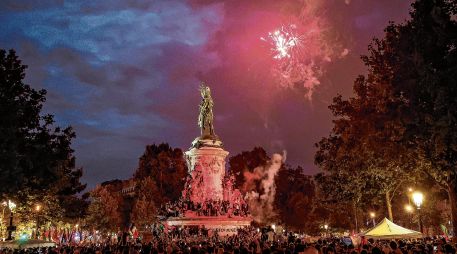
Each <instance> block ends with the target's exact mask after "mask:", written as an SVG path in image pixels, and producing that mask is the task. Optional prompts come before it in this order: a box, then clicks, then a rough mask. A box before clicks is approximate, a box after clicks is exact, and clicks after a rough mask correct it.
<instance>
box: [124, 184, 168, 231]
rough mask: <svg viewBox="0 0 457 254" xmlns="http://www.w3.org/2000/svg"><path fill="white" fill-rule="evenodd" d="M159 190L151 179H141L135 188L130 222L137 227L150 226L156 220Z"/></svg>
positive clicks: (159, 201)
mask: <svg viewBox="0 0 457 254" xmlns="http://www.w3.org/2000/svg"><path fill="white" fill-rule="evenodd" d="M158 193H159V190H158V188H157V186H156V183H155V181H154V180H153V179H152V178H151V177H146V178H144V179H142V180H141V181H140V182H139V183H138V184H137V187H136V190H135V199H134V204H133V208H132V215H131V218H132V221H133V222H134V223H135V224H136V225H138V226H145V225H151V224H152V223H153V222H155V221H156V219H157V217H156V216H157V213H158V209H157V206H156V204H160V203H161V200H160V198H161V197H160V195H158Z"/></svg>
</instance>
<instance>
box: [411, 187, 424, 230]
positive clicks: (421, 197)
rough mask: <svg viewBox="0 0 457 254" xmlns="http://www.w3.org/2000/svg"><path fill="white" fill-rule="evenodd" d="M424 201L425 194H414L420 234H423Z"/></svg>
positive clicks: (417, 192)
mask: <svg viewBox="0 0 457 254" xmlns="http://www.w3.org/2000/svg"><path fill="white" fill-rule="evenodd" d="M423 201H424V194H422V193H421V192H419V191H415V192H414V193H413V202H414V204H415V205H416V207H417V215H418V216H419V229H420V232H421V233H423V225H422V214H421V210H420V209H421V206H422V203H423Z"/></svg>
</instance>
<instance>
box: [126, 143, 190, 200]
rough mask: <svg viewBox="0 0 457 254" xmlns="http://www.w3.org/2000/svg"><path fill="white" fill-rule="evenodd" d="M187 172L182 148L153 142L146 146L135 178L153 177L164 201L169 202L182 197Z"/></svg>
mask: <svg viewBox="0 0 457 254" xmlns="http://www.w3.org/2000/svg"><path fill="white" fill-rule="evenodd" d="M187 174H188V173H187V165H186V161H185V159H184V154H183V152H182V150H181V149H179V148H175V149H173V148H171V147H170V146H169V145H168V144H160V145H156V144H153V145H148V146H146V150H145V152H144V154H143V155H142V156H141V158H140V161H139V165H138V169H137V170H136V172H135V174H134V176H133V178H134V179H135V180H142V179H145V178H147V177H151V178H152V179H153V180H154V182H155V184H156V186H157V187H158V191H159V193H160V196H161V197H162V201H163V202H167V201H176V200H178V199H179V198H180V197H181V194H182V190H183V189H184V183H185V180H186V176H187ZM157 205H161V204H157Z"/></svg>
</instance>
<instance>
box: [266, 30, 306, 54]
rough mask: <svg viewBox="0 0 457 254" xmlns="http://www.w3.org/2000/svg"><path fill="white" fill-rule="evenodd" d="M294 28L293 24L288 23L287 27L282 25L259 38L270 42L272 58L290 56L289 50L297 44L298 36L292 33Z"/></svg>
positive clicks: (298, 42)
mask: <svg viewBox="0 0 457 254" xmlns="http://www.w3.org/2000/svg"><path fill="white" fill-rule="evenodd" d="M294 28H295V26H294V25H290V26H289V27H284V26H282V27H281V28H280V29H278V30H275V31H274V32H269V33H268V38H267V39H266V38H264V37H261V38H260V39H261V40H263V41H266V42H269V43H270V44H271V46H272V48H271V51H273V58H274V59H283V58H290V57H291V56H292V52H291V51H292V50H293V49H294V48H295V47H297V46H299V44H300V37H299V36H297V35H296V34H295V33H294Z"/></svg>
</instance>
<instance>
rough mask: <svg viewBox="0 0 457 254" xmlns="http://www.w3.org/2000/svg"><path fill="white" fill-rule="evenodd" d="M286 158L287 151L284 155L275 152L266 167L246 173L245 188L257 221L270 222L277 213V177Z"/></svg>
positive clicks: (250, 208) (253, 215) (252, 212)
mask: <svg viewBox="0 0 457 254" xmlns="http://www.w3.org/2000/svg"><path fill="white" fill-rule="evenodd" d="M285 158H286V152H285V151H284V152H283V155H280V154H277V153H275V154H273V156H272V157H271V160H270V161H269V162H268V164H267V165H265V166H264V167H257V168H255V169H254V171H253V172H252V173H251V172H249V171H246V172H245V173H244V178H245V183H244V186H243V189H244V190H247V194H246V196H247V201H248V204H249V210H250V211H251V214H252V217H253V219H254V221H256V222H257V223H261V224H267V223H270V222H272V221H274V219H275V217H276V215H277V214H276V212H275V211H274V206H273V203H274V200H275V195H276V184H275V177H276V175H277V173H278V171H279V169H280V168H281V166H282V164H283V163H284V161H285ZM256 190H258V191H259V192H257V191H256Z"/></svg>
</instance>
